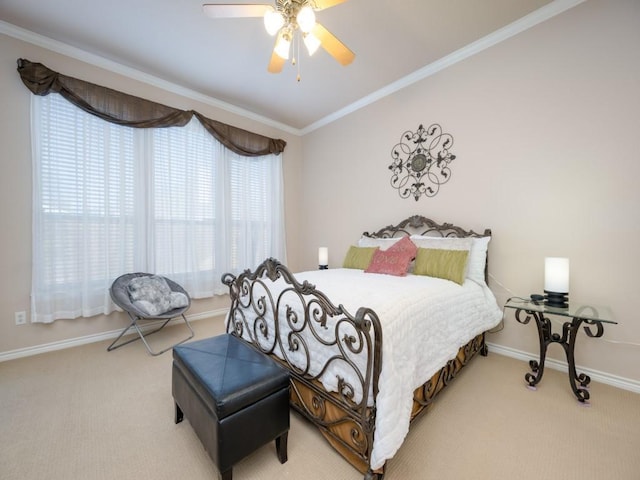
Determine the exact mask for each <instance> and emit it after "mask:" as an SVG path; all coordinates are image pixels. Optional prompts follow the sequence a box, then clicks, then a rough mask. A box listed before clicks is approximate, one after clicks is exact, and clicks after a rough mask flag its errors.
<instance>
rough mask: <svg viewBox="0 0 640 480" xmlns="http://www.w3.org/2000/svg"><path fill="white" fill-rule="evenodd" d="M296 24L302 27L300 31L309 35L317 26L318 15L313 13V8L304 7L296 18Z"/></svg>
mask: <svg viewBox="0 0 640 480" xmlns="http://www.w3.org/2000/svg"><path fill="white" fill-rule="evenodd" d="M296 23H297V24H298V27H300V31H302V32H303V33H309V32H310V31H311V30H312V29H313V27H314V25H315V24H316V14H315V13H314V12H313V8H311V7H310V6H309V5H305V6H304V7H302V8H301V9H300V11H299V12H298V15H297V16H296Z"/></svg>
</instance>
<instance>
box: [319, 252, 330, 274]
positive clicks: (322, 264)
mask: <svg viewBox="0 0 640 480" xmlns="http://www.w3.org/2000/svg"><path fill="white" fill-rule="evenodd" d="M318 268H319V269H320V270H326V269H327V268H329V249H328V248H327V247H320V248H319V249H318Z"/></svg>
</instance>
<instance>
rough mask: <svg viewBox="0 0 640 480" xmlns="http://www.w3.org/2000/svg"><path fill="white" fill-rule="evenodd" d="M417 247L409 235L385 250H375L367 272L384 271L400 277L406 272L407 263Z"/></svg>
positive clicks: (412, 257)
mask: <svg viewBox="0 0 640 480" xmlns="http://www.w3.org/2000/svg"><path fill="white" fill-rule="evenodd" d="M417 250H418V247H416V245H415V244H414V243H413V242H412V241H411V239H410V238H409V237H403V238H402V239H400V240H398V241H397V242H396V243H394V244H393V245H392V246H391V247H389V248H388V249H387V250H380V249H379V250H376V251H375V253H374V254H373V258H372V259H371V264H370V265H369V267H368V268H367V269H366V270H365V272H367V273H384V274H387V275H396V276H399V277H402V276H404V275H406V274H407V271H408V270H409V265H410V264H411V262H412V260H413V259H414V258H415V256H416V252H417Z"/></svg>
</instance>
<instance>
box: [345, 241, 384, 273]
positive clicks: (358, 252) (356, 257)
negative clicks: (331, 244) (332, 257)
mask: <svg viewBox="0 0 640 480" xmlns="http://www.w3.org/2000/svg"><path fill="white" fill-rule="evenodd" d="M376 250H378V247H356V246H355V245H351V246H350V247H349V250H348V251H347V255H346V256H345V257H344V262H342V268H356V269H358V270H364V269H365V268H367V267H368V266H369V264H370V263H371V258H372V257H373V254H374V253H375V251H376Z"/></svg>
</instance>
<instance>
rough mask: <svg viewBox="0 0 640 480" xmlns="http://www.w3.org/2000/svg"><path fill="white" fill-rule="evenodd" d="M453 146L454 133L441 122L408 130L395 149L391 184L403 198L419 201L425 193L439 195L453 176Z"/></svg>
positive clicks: (390, 166)
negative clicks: (451, 166) (413, 130)
mask: <svg viewBox="0 0 640 480" xmlns="http://www.w3.org/2000/svg"><path fill="white" fill-rule="evenodd" d="M452 146H453V136H451V135H450V134H448V133H444V132H443V131H442V127H441V126H440V125H438V124H437V123H434V124H433V125H431V126H430V127H429V128H428V129H425V128H424V127H423V126H422V125H420V126H419V127H418V129H417V130H416V131H415V132H412V131H410V130H408V131H406V132H404V133H403V134H402V137H401V138H400V143H398V144H397V145H395V146H394V147H393V149H392V150H391V158H392V159H393V162H392V163H391V165H389V170H391V186H392V187H393V188H397V189H398V193H399V194H400V196H401V197H402V198H409V197H413V198H414V199H415V200H416V202H417V201H418V199H419V198H420V197H421V196H422V195H424V196H426V197H433V196H435V195H436V193H438V191H439V190H440V185H443V184H445V183H447V182H448V181H449V179H450V178H451V169H450V168H449V164H450V163H451V161H452V160H454V159H455V158H456V156H455V155H453V154H452V153H451V152H450V151H449V149H450V148H451V147H452Z"/></svg>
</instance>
